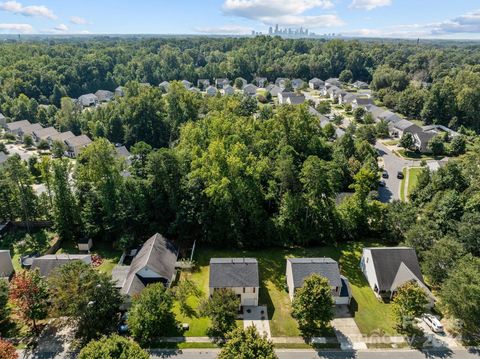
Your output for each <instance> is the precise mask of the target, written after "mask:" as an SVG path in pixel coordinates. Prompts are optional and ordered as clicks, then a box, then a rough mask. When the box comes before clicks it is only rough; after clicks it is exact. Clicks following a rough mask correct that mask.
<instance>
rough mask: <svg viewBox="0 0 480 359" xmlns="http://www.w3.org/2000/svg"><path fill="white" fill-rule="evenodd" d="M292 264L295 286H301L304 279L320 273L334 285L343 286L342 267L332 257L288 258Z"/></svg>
mask: <svg viewBox="0 0 480 359" xmlns="http://www.w3.org/2000/svg"><path fill="white" fill-rule="evenodd" d="M287 261H288V262H290V263H291V265H292V277H293V286H294V287H295V288H300V287H301V286H302V285H303V282H304V280H305V279H306V278H307V277H309V276H310V275H312V274H319V275H321V276H322V277H325V278H327V279H328V281H329V282H330V285H331V286H332V287H339V288H340V287H341V286H342V280H341V278H340V269H339V268H338V263H337V262H336V261H334V260H333V259H332V258H288V259H287Z"/></svg>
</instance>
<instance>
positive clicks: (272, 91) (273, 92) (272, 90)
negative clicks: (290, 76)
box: [265, 84, 283, 96]
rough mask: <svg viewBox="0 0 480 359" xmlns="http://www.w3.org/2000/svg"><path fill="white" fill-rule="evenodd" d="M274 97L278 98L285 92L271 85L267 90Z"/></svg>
mask: <svg viewBox="0 0 480 359" xmlns="http://www.w3.org/2000/svg"><path fill="white" fill-rule="evenodd" d="M265 89H266V90H267V91H268V92H270V94H271V95H272V96H278V94H279V93H282V92H283V90H282V88H281V87H279V86H277V85H273V84H270V85H268V86H267V87H266V88H265Z"/></svg>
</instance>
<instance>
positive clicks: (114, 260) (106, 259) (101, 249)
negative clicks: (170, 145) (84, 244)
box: [57, 241, 122, 274]
mask: <svg viewBox="0 0 480 359" xmlns="http://www.w3.org/2000/svg"><path fill="white" fill-rule="evenodd" d="M57 253H69V254H77V253H79V251H78V247H77V244H76V243H74V242H72V241H69V242H63V243H62V246H61V248H60V249H59V250H58V251H57ZM91 253H92V254H97V255H99V256H100V257H102V259H103V262H102V264H101V265H100V266H98V267H97V270H99V271H101V272H104V273H107V274H110V273H112V270H113V268H114V267H115V266H116V265H117V264H118V261H119V260H120V257H121V256H122V251H121V250H119V249H115V248H113V247H112V243H111V242H103V241H94V242H93V247H92V249H91Z"/></svg>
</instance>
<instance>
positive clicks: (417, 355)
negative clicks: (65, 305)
mask: <svg viewBox="0 0 480 359" xmlns="http://www.w3.org/2000/svg"><path fill="white" fill-rule="evenodd" d="M219 351H220V350H219V349H183V350H173V349H170V350H155V351H153V352H152V353H151V356H150V357H151V358H152V359H216V358H217V356H218V353H219ZM19 352H20V353H19V354H20V355H19V357H20V358H22V359H26V358H28V359H73V358H75V355H74V354H70V355H69V354H61V355H55V354H48V353H43V354H37V355H23V353H21V351H19ZM276 352H277V355H278V358H279V359H425V358H429V359H447V358H455V359H456V358H458V359H479V358H480V350H478V349H477V350H470V351H468V350H448V349H446V350H431V351H416V350H375V351H368V350H365V351H350V352H348V351H343V352H342V351H333V350H332V351H328V350H322V351H315V350H291V349H279V350H277V351H276Z"/></svg>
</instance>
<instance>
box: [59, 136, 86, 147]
mask: <svg viewBox="0 0 480 359" xmlns="http://www.w3.org/2000/svg"><path fill="white" fill-rule="evenodd" d="M65 143H66V144H67V146H69V147H82V146H86V145H89V144H90V143H92V140H91V139H90V138H89V137H88V136H87V135H80V136H75V137H70V138H67V139H66V140H65Z"/></svg>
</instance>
